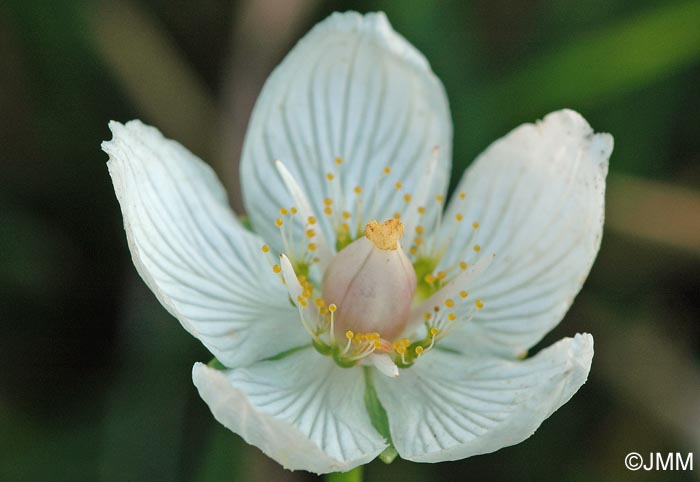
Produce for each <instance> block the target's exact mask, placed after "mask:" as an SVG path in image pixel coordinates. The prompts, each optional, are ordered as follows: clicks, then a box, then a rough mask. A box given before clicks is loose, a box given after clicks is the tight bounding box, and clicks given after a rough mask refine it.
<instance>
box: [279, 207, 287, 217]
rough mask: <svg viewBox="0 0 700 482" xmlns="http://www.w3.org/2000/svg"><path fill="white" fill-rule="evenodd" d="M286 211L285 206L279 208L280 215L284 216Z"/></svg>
mask: <svg viewBox="0 0 700 482" xmlns="http://www.w3.org/2000/svg"><path fill="white" fill-rule="evenodd" d="M288 212H289V211H287V208H280V216H286V215H287V213H288Z"/></svg>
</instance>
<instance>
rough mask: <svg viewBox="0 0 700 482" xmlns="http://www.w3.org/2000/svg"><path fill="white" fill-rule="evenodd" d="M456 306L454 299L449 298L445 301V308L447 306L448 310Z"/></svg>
mask: <svg viewBox="0 0 700 482" xmlns="http://www.w3.org/2000/svg"><path fill="white" fill-rule="evenodd" d="M454 305H455V300H453V299H452V298H447V299H446V300H445V306H447V307H448V308H452V307H453V306H454Z"/></svg>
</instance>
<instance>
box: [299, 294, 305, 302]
mask: <svg viewBox="0 0 700 482" xmlns="http://www.w3.org/2000/svg"><path fill="white" fill-rule="evenodd" d="M297 301H298V302H299V303H301V302H302V301H304V297H303V296H302V295H299V296H297Z"/></svg>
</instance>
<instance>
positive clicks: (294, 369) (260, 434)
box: [192, 349, 387, 474]
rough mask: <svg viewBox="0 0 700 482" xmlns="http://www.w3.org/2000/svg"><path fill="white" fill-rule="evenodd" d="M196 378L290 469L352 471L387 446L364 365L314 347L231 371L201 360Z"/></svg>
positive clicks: (238, 426) (214, 405)
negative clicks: (368, 399)
mask: <svg viewBox="0 0 700 482" xmlns="http://www.w3.org/2000/svg"><path fill="white" fill-rule="evenodd" d="M192 378H193V380H194V384H195V385H196V386H197V389H198V390H199V394H200V396H201V397H202V398H203V399H204V401H205V402H207V404H208V405H209V408H210V409H211V411H212V413H213V414H214V417H216V419H217V420H218V421H219V422H220V423H222V424H223V425H224V426H226V427H227V428H228V429H230V430H232V431H234V432H236V433H237V434H239V435H240V436H241V437H243V439H244V440H245V441H246V442H248V443H249V444H252V445H255V446H256V447H258V448H260V449H261V450H262V451H263V452H265V454H267V455H268V456H269V457H271V458H273V459H274V460H276V461H277V462H279V463H280V464H282V465H283V466H284V467H285V468H287V469H291V470H299V469H301V470H308V471H310V472H315V473H319V474H321V473H327V472H339V471H347V470H350V469H352V468H353V467H356V466H358V465H362V464H365V463H367V462H369V461H370V460H372V459H374V458H375V457H376V456H377V455H379V454H380V453H381V452H382V451H383V450H384V449H385V448H386V446H387V444H386V442H385V441H384V439H383V438H382V437H381V435H379V434H378V433H377V432H376V430H375V429H374V428H373V427H372V423H371V421H370V419H369V415H368V414H367V411H366V409H365V402H364V393H365V382H364V377H363V371H362V370H360V369H356V368H351V369H343V368H340V367H338V366H337V365H336V364H335V363H334V362H333V361H332V360H331V359H330V358H328V357H324V356H322V355H319V354H318V353H317V352H316V351H314V350H311V349H305V350H302V351H299V352H296V353H293V354H291V355H289V356H287V357H285V358H283V359H280V360H272V361H264V362H259V363H257V364H255V365H253V366H250V367H248V368H242V369H235V370H227V371H217V370H214V369H212V368H209V367H207V366H206V365H203V364H201V363H197V364H196V365H195V366H194V368H193V370H192Z"/></svg>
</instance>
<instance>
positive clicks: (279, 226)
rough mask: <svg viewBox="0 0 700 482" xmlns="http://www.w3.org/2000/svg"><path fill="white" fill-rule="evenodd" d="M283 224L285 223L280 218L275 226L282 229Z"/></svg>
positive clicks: (276, 220)
mask: <svg viewBox="0 0 700 482" xmlns="http://www.w3.org/2000/svg"><path fill="white" fill-rule="evenodd" d="M283 224H284V221H282V220H281V219H280V218H277V219H275V226H277V227H278V228H281V227H282V225H283Z"/></svg>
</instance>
